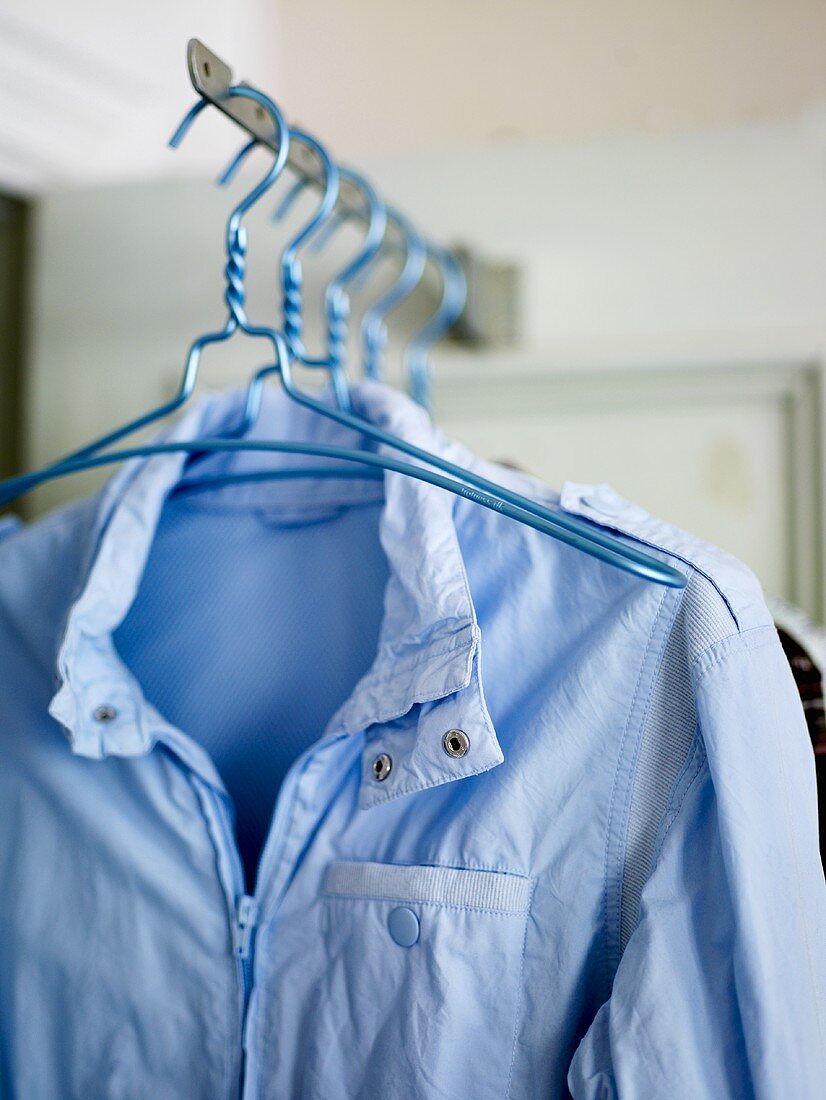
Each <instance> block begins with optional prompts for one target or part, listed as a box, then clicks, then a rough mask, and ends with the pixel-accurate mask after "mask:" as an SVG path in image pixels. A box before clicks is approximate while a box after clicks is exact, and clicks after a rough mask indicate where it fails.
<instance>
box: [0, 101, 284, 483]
mask: <svg viewBox="0 0 826 1100" xmlns="http://www.w3.org/2000/svg"><path fill="white" fill-rule="evenodd" d="M229 95H230V96H241V97H243V98H246V99H250V100H253V101H254V102H256V103H258V104H260V105H261V107H263V108H264V109H265V110H266V111H267V112H268V113H269V114H270V115H271V117H272V120H273V124H274V126H275V131H276V134H277V138H278V152H277V153H276V155H275V157H274V159H273V163H272V166H271V168H270V169H269V171H268V172H267V174H266V175H265V176H264V178H263V179H262V180H261V181H260V182H259V183H258V184H257V185H256V186H255V187H254V188H253V189H252V190H251V191H250V192H249V194H248V195H246V196H245V197H244V198H243V199H242V200H241V202H239V203H238V205H237V206H236V207H235V209H234V210H233V211H232V213H231V214H230V216H229V219H228V221H227V228H226V250H227V263H226V266H225V268H224V272H225V275H226V279H227V287H226V291H225V294H224V299H225V301H226V304H227V307H228V314H227V320H226V323H225V325H224V327H223V328H222V329H220V330H218V331H216V332H210V333H206V334H205V335H203V336H199V337H198V339H197V340H195V341H194V343H193V344H192V345H191V346H190V349H189V352H188V354H187V358H186V365H185V367H184V372H183V377H182V379H181V385H180V388H179V390H178V393H177V394H176V395H175V396H174V397H173V398H172V400H171V401H168V402H166V403H165V404H163V405H159V406H158V407H157V408H155V409H152V410H151V411H150V412H148V413H145V414H144V415H143V416H139V417H137V418H136V419H135V420H130V421H129V422H128V423H127V424H124V425H122V426H121V427H119V428H116V429H115V430H114V431H112V432H108V433H107V434H106V435H103V436H101V437H100V438H98V439H95V440H93V441H92V442H91V443H88V444H86V446H84V447H81V448H80V449H79V450H76V451H72V452H71V453H70V454H68V455H66V456H64V458H62V459H59V460H58V461H56V462H54V463H51V464H50V465H48V466H45V467H43V468H42V470H40V471H34V472H32V473H28V474H21V475H19V476H17V477H12V478H7V479H6V480H5V481H2V482H0V504H5V503H8V502H9V501H11V500H14V499H15V498H16V497H18V496H20V495H21V494H22V493H24V492H27V491H28V489H29V488H30V487H32V486H33V485H35V484H39V482H41V481H45V480H48V478H49V477H50V476H52V475H53V473H54V471H55V470H56V469H58V468H59V467H61V466H62V465H63V464H64V463H67V462H68V463H73V464H76V463H77V462H78V461H80V460H82V459H84V458H85V457H88V456H91V455H94V454H95V453H97V452H98V451H102V450H104V449H105V448H107V447H110V446H111V445H112V444H113V443H117V442H118V441H119V440H121V439H123V438H124V437H126V436H128V435H132V434H133V433H134V432H137V431H140V429H142V428H145V427H147V426H148V425H150V424H153V423H155V422H156V421H158V420H162V419H163V418H164V417H167V416H169V415H170V414H171V413H173V412H175V411H176V410H177V409H179V408H180V407H181V405H183V404H184V402H185V401H187V400H188V399H189V397H190V396H191V395H192V392H193V390H194V388H195V382H196V380H197V377H198V369H199V367H200V362H201V354H202V352H203V350H204V348H206V347H208V346H209V345H210V344H218V343H222V342H223V341H225V340H228V339H229V338H230V336H232V335H233V333H234V332H236V331H241V332H244V333H246V334H247V335H249V336H261V337H265V338H267V339H271V336H270V330H268V329H264V328H258V327H256V326H254V325H251V324H250V323H249V321H248V320H247V317H246V314H245V312H244V302H245V299H246V290H245V286H244V275H245V270H246V253H247V235H246V229H245V227H244V225H243V224H242V222H243V218H244V215H245V214H246V213H247V211H248V210H249V209H250V208H251V207H252V206H253V205H254V203H256V202H257V201H258V199H260V198H261V196H262V195H264V194H265V193H266V192H267V191H268V190H269V188H270V187H271V186H272V185H273V184H274V183H275V181H276V179H277V178H278V177H279V175H280V174H281V172H282V171H283V169H284V166H285V165H286V163H287V157H288V155H289V136H288V129H287V124H286V122H285V120H284V117H283V115H282V114H281V112H280V110H279V109H278V107H277V106H276V105H275V104H274V103H273V101H272V100H271V99H270V98H269V96H267V95H265V94H264V93H263V92H259V91H258V90H257V89H256V88H251V87H248V86H247V85H241V84H238V85H233V86H232V87H231V88H230V90H229ZM207 105H208V101H207V100H206V99H199V100H198V102H197V103H196V104H195V105H194V106H193V107H192V108H191V110H190V111H188V112H187V114H186V116H185V117H184V119H183V121H182V122H181V124H180V126H179V127H178V129H177V130H176V131H175V133H174V134H173V135H172V137H171V138H170V141H169V144H170V146H171V147H172V148H173V149H176V148H177V147H178V146H179V145H180V143H181V142H182V141H183V139H184V137H185V136H186V134H187V133H188V131H189V128H190V126H191V125H192V123H193V122H194V120H195V119H196V118H197V117H198V115H199V114H200V113H201V111H202V110H203V109H204V107H206V106H207ZM248 426H249V425H248V423H247V422H246V421H245V422H244V423H242V424H241V425H240V426H239V428H238V429H237V433H238V434H239V435H240V434H243V433H244V432H245V431H246V429H247V428H248Z"/></svg>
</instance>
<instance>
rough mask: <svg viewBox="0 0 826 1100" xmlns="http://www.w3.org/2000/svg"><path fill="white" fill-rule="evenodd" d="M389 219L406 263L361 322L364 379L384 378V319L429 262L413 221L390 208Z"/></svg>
mask: <svg viewBox="0 0 826 1100" xmlns="http://www.w3.org/2000/svg"><path fill="white" fill-rule="evenodd" d="M387 220H388V222H389V223H390V224H391V225H393V226H395V228H396V229H397V231H398V232H399V233H400V235H401V239H402V247H403V250H404V262H403V264H402V267H401V271H400V272H399V274H398V277H397V278H396V280H395V282H394V283H393V284H392V285H391V286H390V287H388V289H387V290H386V291H385V292H384V294H382V296H381V297H380V298H379V299H378V301H376V302H374V303H373V305H372V306H370V308H369V309H368V310H367V311H366V312H365V314H364V316H363V317H362V319H361V341H362V356H363V360H364V376H365V378H373V379H379V378H380V377H381V371H382V356H383V354H384V348H385V345H386V344H387V326H386V324H385V317H386V316H387V314H388V313H389V312H390V311H391V309H393V308H394V307H395V306H397V305H398V304H399V302H401V301H402V300H403V299H404V298H406V297H407V295H408V294H410V293H411V292H412V291H413V290H414V289H415V288H416V286H417V285H418V283H419V280H420V279H421V277H422V273H423V272H424V269H425V264H426V263H427V246H426V244H425V241H424V237H422V235H421V233H419V231H418V229H416V227H415V225H413V223H412V222H411V221H410V219H409V218H407V217H405V215H404V214H401V213H399V211H398V210H391V209H390V208H388V210H387Z"/></svg>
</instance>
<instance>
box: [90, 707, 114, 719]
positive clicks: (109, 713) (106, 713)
mask: <svg viewBox="0 0 826 1100" xmlns="http://www.w3.org/2000/svg"><path fill="white" fill-rule="evenodd" d="M117 716H118V708H117V707H113V706H112V705H111V703H102V704H101V705H100V706H99V707H95V709H94V710H93V711H92V717H93V718H94V720H95V721H96V722H112V721H113V720H114V719H115V718H117Z"/></svg>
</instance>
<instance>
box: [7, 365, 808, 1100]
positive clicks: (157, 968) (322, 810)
mask: <svg viewBox="0 0 826 1100" xmlns="http://www.w3.org/2000/svg"><path fill="white" fill-rule="evenodd" d="M353 403H354V407H355V410H356V412H357V413H358V414H360V415H362V416H365V417H366V418H367V419H369V420H371V421H372V422H373V423H376V424H378V425H381V426H383V427H385V428H386V429H388V430H390V431H393V432H395V433H397V434H399V435H400V436H402V437H403V438H405V439H407V440H410V441H411V442H413V443H415V444H416V445H418V446H421V447H425V448H427V449H429V450H432V451H435V452H437V453H441V454H444V455H446V456H448V457H450V458H452V459H453V460H454V461H459V462H462V463H466V464H468V465H469V466H471V467H472V468H475V469H476V470H478V471H480V472H481V473H483V474H486V475H487V476H493V477H495V478H496V479H497V480H501V481H503V482H504V483H505V484H508V485H511V486H512V487H513V488H515V489H517V490H520V491H523V492H526V493H527V494H528V495H533V496H535V497H537V498H539V499H541V500H542V501H544V502H547V503H548V504H549V506H551V507H555V508H558V509H559V510H561V511H563V512H570V513H572V514H575V515H578V516H581V517H584V518H585V519H587V520H588V521H590V522H592V523H594V524H595V525H598V526H601V527H605V528H608V529H610V530H611V531H614V532H620V533H622V534H623V536H624V537H626V538H627V539H628V540H629V542H630V543H633V544H635V545H640V544H642V545H643V546H644V547H645V548H646V549H648V550H651V551H652V552H654V553H655V554H656V555H657V556H659V557H661V558H662V560H664V561H667V562H669V563H671V564H673V565H674V566H676V567H677V568H679V569H681V570H682V571H684V573H685V575H686V578H687V581H688V583H687V586H686V588H685V589H683V590H676V589H669V588H664V587H662V586H658V585H655V584H649V583H645V582H643V581H641V580H639V579H638V578H635V577H632V576H629V575H628V574H626V573H623V572H620V571H619V570H617V569H614V568H611V567H610V566H608V565H605V564H603V563H601V562H599V561H597V560H595V559H594V558H592V557H589V556H587V555H585V554H582V553H580V552H578V551H576V550H575V549H573V548H571V547H569V546H566V545H565V544H563V543H561V542H559V541H556V540H553V539H550V538H547V537H545V536H543V535H541V534H539V533H537V532H536V531H533V530H531V529H529V528H527V527H525V526H522V525H520V524H517V523H514V522H512V521H511V520H509V519H507V518H505V517H503V516H501V515H499V514H498V513H495V512H491V511H489V510H486V509H483V508H480V507H478V506H476V505H475V504H474V503H473V502H471V501H468V500H463V499H457V498H455V497H453V496H451V495H448V494H447V493H444V492H442V491H441V490H439V489H436V488H434V487H432V486H428V485H424V484H422V483H419V482H416V481H414V480H412V479H410V478H405V477H404V476H402V475H399V474H395V473H387V474H386V475H385V477H384V480H383V483H382V482H378V483H377V482H371V481H366V480H364V481H360V480H359V481H354V480H333V479H330V478H327V479H325V480H318V481H310V482H308V481H306V480H303V481H302V480H294V481H289V480H284V481H277V482H266V483H264V482H256V483H246V484H236V485H231V486H224V487H221V488H212V489H211V490H210V491H209V492H198V491H192V490H190V491H188V492H183V493H181V492H179V493H177V494H176V493H175V492H174V489H175V486H176V485H177V484H179V482H180V479H181V475H182V466H183V462H184V458H183V456H181V455H176V454H171V455H170V454H166V455H159V456H158V455H156V456H153V457H152V458H149V459H141V460H136V461H133V462H132V463H130V464H128V465H127V466H124V467H123V468H122V469H121V470H120V471H119V472H118V473H117V474H116V475H115V476H114V477H113V478H112V479H111V480H110V482H109V483H108V484H107V486H106V487H105V488H104V489H103V490H102V491H101V492H100V493H99V494H97V495H95V496H94V497H92V498H89V499H87V500H83V501H80V502H78V503H75V504H72V505H70V506H68V507H66V508H63V509H61V510H59V511H57V512H55V513H53V514H52V515H50V516H48V517H46V518H45V519H43V520H41V521H39V522H37V523H34V524H32V525H30V526H24V527H23V528H21V529H19V530H16V531H12V532H11V533H10V534H8V535H7V537H6V538H5V539H4V540H3V542H2V544H0V677H1V678H2V691H0V869H2V877H0V881H2V884H3V890H2V895H0V929H2V935H0V1094H2V1096H4V1097H25V1098H26V1100H41V1098H42V1100H80V1098H82V1100H92V1098H97V1097H101V1098H114V1097H119V1098H120V1097H152V1098H153V1100H156V1098H157V1100H166V1098H168V1100H172V1098H175V1100H180V1098H181V1097H187V1098H188V1100H218V1098H222V1097H226V1098H236V1097H239V1096H243V1097H244V1098H246V1100H252V1098H256V1100H286V1098H299V1097H300V1098H303V1100H308V1098H313V1100H356V1098H362V1100H379V1098H381V1100H410V1098H411V1097H416V1098H417V1100H436V1098H437V1097H438V1098H439V1100H444V1098H448V1097H449V1098H455V1100H471V1098H472V1100H503V1098H504V1097H510V1098H511V1100H528V1098H530V1100H535V1098H536V1100H538V1098H540V1097H541V1098H543V1100H544V1098H547V1097H564V1096H565V1095H566V1094H567V1090H570V1093H571V1094H572V1095H573V1097H575V1098H576V1100H586V1098H587V1100H597V1098H605V1097H612V1096H617V1097H621V1098H634V1100H637V1098H641V1097H645V1098H646V1100H654V1098H659V1097H663V1098H666V1097H667V1098H668V1100H678V1098H685V1100H698V1098H700V1097H708V1098H714V1100H723V1098H726V1097H729V1098H737V1100H741V1098H742V1097H745V1096H753V1097H757V1098H763V1100H776V1098H777V1097H779V1096H794V1097H795V1098H796V1100H803V1098H812V1100H814V1098H815V1097H818V1096H820V1095H822V1085H823V1081H824V1080H826V1052H824V1027H825V1026H826V1005H825V1004H824V991H825V990H826V974H825V973H824V969H825V967H826V961H825V960H824V951H823V944H824V942H826V889H825V888H824V882H823V876H822V871H821V868H820V861H819V856H818V846H817V822H816V801H815V784H814V768H813V763H812V751H811V746H810V743H809V739H808V734H807V729H806V722H805V719H804V716H803V711H802V708H801V704H800V699H799V697H798V695H797V691H796V688H795V683H794V680H793V678H792V675H791V671H790V669H789V665H788V662H787V660H786V657H785V655H784V653H783V650H782V648H781V646H780V643H779V640H778V636H777V631H776V629H775V627H774V625H773V623H772V619H771V616H770V614H769V612H768V610H767V608H766V605H765V602H764V599H763V595H762V592H761V590H760V587H759V585H758V583H757V581H756V579H755V578H754V576H753V575H752V573H751V572H749V570H748V569H747V568H745V567H744V566H743V565H742V564H741V563H739V562H738V561H736V560H735V559H733V558H732V557H730V556H729V555H727V554H725V553H723V552H722V551H720V550H717V549H715V548H714V547H711V546H708V545H706V544H704V543H701V542H699V541H698V540H696V539H693V538H691V537H689V536H688V535H686V534H684V533H683V532H681V531H678V530H677V529H675V528H673V527H671V526H669V525H667V524H665V523H662V522H660V521H658V520H656V519H654V518H652V517H651V516H649V515H648V514H647V513H646V512H644V511H643V510H642V509H641V508H638V507H636V506H634V505H632V504H629V503H627V502H626V501H624V500H622V499H621V498H620V497H619V496H618V495H617V494H616V493H614V492H613V491H612V490H610V489H609V488H608V487H606V486H591V485H578V484H572V483H568V484H567V485H566V486H565V487H564V488H563V490H562V493H561V494H557V493H555V492H553V491H551V490H549V489H547V488H546V487H544V486H542V485H541V484H540V483H538V482H537V481H535V480H533V479H531V478H530V477H528V476H527V475H524V474H521V473H518V472H515V471H508V470H505V469H502V468H498V467H496V468H494V467H493V466H492V465H491V464H489V463H486V462H484V461H482V460H480V459H477V458H474V457H473V456H471V455H470V454H469V453H468V452H467V451H466V450H465V449H464V448H463V447H461V446H460V445H459V444H457V443H454V442H450V441H448V440H447V439H445V438H444V437H443V436H442V435H441V433H439V432H438V431H437V430H436V429H435V428H434V427H433V426H432V425H431V424H430V423H429V421H428V419H427V417H426V416H425V415H424V414H423V413H422V411H421V410H420V409H419V408H418V407H417V406H415V405H414V404H412V403H411V402H410V401H409V400H408V399H406V398H405V397H403V396H401V395H400V394H397V393H393V392H392V391H390V390H388V389H386V388H384V387H381V386H378V385H375V384H370V383H364V384H361V385H359V386H356V387H354V391H353ZM241 410H242V394H241V393H239V392H235V393H230V394H219V395H208V396H205V397H203V398H202V399H201V400H200V401H199V402H198V403H197V405H196V406H195V407H193V408H192V409H190V410H189V412H188V414H187V415H186V416H185V417H184V418H183V419H182V420H181V421H180V422H179V423H178V424H177V425H175V426H173V427H172V428H171V429H168V430H167V431H166V432H165V433H164V436H165V438H167V439H170V440H172V439H192V438H195V437H198V436H203V435H210V434H216V433H219V432H222V431H223V432H225V431H229V430H231V428H232V427H233V426H234V425H235V424H237V423H238V422H239V420H240V416H241ZM254 434H255V436H256V437H261V438H282V439H287V438H298V439H312V440H314V441H317V442H338V443H342V444H344V445H348V446H353V445H358V440H357V439H356V438H355V437H354V435H353V433H351V432H349V431H348V430H345V429H343V428H341V427H339V426H337V425H335V424H333V423H332V422H329V421H327V420H325V419H323V418H321V417H319V416H317V415H316V414H313V413H311V412H309V411H307V410H304V409H300V408H297V407H296V406H295V405H294V404H292V403H291V402H289V401H288V400H287V399H286V398H285V397H284V395H283V394H281V393H269V394H268V395H267V399H266V401H265V404H264V408H263V411H262V414H261V419H260V421H259V422H258V424H257V425H256V427H255V429H254ZM265 461H269V462H271V463H272V464H273V465H274V466H278V465H285V464H288V463H290V462H291V461H300V463H301V464H302V465H306V462H307V460H306V458H302V459H300V460H299V459H291V458H290V457H287V456H284V455H273V456H271V457H270V458H269V459H265V458H264V457H263V456H262V455H260V454H258V455H249V454H246V455H245V454H241V453H235V454H232V455H227V454H223V455H217V456H213V457H211V458H209V459H206V460H203V461H202V462H200V463H199V464H198V465H197V466H196V467H194V470H193V474H192V475H188V476H198V477H205V476H207V475H208V474H215V473H219V472H227V471H230V470H232V471H235V472H237V471H240V470H243V469H260V468H261V467H262V465H263V464H264V463H265ZM230 796H231V797H230ZM273 807H274V813H273V817H272V822H271V824H270V826H269V831H268V833H267V836H266V840H265V843H264V849H263V854H262V855H261V860H260V864H259V865H258V868H257V872H256V873H255V876H254V877H255V885H254V892H251V889H250V886H249V885H246V884H245V881H244V868H243V864H242V854H241V852H240V851H239V844H241V846H242V847H243V848H244V850H245V852H246V855H247V861H248V865H251V864H252V863H254V862H255V860H256V858H257V848H258V847H260V840H261V833H262V827H261V821H262V820H266V819H267V817H268V816H269V814H270V812H271V810H272V809H273ZM242 838H243V840H242ZM252 877H253V876H251V875H249V874H248V875H247V879H248V881H249V880H250V879H251V878H252Z"/></svg>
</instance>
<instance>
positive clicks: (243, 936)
mask: <svg viewBox="0 0 826 1100" xmlns="http://www.w3.org/2000/svg"><path fill="white" fill-rule="evenodd" d="M203 788H204V789H205V790H206V792H207V794H208V796H209V800H210V802H211V803H212V806H213V808H214V816H215V821H216V824H217V825H218V826H219V828H220V830H221V833H222V834H223V835H222V840H223V848H224V851H225V852H226V854H227V857H228V860H229V869H230V880H231V881H230V889H231V891H232V898H231V899H230V898H228V899H227V901H228V903H229V917H230V924H231V930H232V954H233V956H234V957H235V960H236V963H237V966H238V985H239V1021H238V1025H239V1041H240V1067H239V1074H238V1088H237V1092H236V1093H235V1095H236V1096H238V1097H242V1096H243V1094H244V1078H245V1075H246V1050H245V1047H244V1035H245V1032H246V1023H247V1009H248V1008H249V1001H250V993H251V991H252V974H253V958H254V950H255V927H256V922H257V919H258V902H257V900H256V899H255V898H254V897H252V896H251V895H249V894H247V893H246V892H245V891H244V868H243V866H242V865H241V854H240V852H239V851H238V844H237V842H236V840H235V835H234V833H233V829H232V821H231V819H230V814H229V810H228V807H227V803H226V800H225V799H224V798H223V797H222V796H221V794H220V792H219V791H216V790H215V788H214V787H213V786H212V785H211V784H208V783H207V784H204V785H203Z"/></svg>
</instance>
